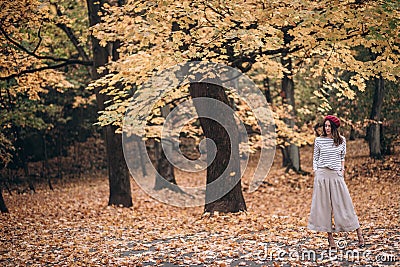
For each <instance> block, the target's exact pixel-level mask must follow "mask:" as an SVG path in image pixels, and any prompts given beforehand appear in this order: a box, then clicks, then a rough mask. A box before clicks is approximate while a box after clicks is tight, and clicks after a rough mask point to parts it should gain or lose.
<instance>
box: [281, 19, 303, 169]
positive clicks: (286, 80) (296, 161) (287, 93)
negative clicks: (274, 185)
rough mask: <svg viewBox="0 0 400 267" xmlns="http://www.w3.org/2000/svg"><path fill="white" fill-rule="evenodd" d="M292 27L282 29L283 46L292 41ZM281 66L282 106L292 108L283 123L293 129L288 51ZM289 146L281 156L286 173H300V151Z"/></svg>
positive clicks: (292, 84) (290, 69)
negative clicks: (290, 171)
mask: <svg viewBox="0 0 400 267" xmlns="http://www.w3.org/2000/svg"><path fill="white" fill-rule="evenodd" d="M291 27H292V26H288V27H284V28H283V29H282V31H283V40H284V43H285V45H289V44H290V42H291V41H292V40H293V36H291V35H290V34H289V30H290V29H291ZM281 63H282V65H283V66H284V67H285V68H286V69H287V72H284V76H283V79H282V100H283V103H284V104H288V105H290V106H292V109H291V110H290V111H289V114H290V118H289V119H286V120H285V123H286V124H287V125H288V127H289V128H291V129H293V128H294V125H295V123H294V118H295V117H296V105H295V100H294V82H293V78H292V60H291V58H290V57H288V51H284V52H283V53H282V57H281ZM288 142H289V144H290V145H289V146H287V147H285V150H286V153H284V154H283V155H287V156H288V157H289V159H288V158H285V157H283V158H284V159H283V160H284V164H285V163H286V162H289V165H287V166H286V167H287V168H286V171H288V170H289V169H293V170H294V171H296V172H302V171H301V166H300V150H299V147H298V146H296V145H295V144H293V143H292V142H291V140H288Z"/></svg>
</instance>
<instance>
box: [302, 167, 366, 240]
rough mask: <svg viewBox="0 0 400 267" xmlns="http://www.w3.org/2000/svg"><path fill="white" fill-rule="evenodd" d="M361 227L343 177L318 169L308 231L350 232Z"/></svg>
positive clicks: (324, 169)
mask: <svg viewBox="0 0 400 267" xmlns="http://www.w3.org/2000/svg"><path fill="white" fill-rule="evenodd" d="M332 215H333V219H334V227H333V226H332ZM359 227H360V224H359V222H358V218H357V215H356V213H355V211H354V206H353V202H352V201H351V197H350V193H349V190H348V188H347V185H346V183H345V181H344V178H343V176H342V175H341V174H340V173H338V172H337V171H335V170H331V169H328V168H318V169H317V171H316V172H315V178H314V189H313V196H312V203H311V211H310V218H309V220H308V229H310V230H315V231H321V232H348V231H353V230H355V229H357V228H359Z"/></svg>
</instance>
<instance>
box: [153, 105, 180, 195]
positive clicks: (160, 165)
mask: <svg viewBox="0 0 400 267" xmlns="http://www.w3.org/2000/svg"><path fill="white" fill-rule="evenodd" d="M169 113H170V108H169V106H168V105H166V106H164V107H162V108H161V115H162V116H163V117H164V118H167V116H168V114H169ZM164 149H165V150H166V151H167V153H168V151H171V150H172V149H173V147H172V143H171V142H170V141H169V140H161V142H155V144H154V150H155V158H156V164H157V173H156V182H155V185H154V189H155V190H161V189H164V188H170V187H169V186H168V184H169V183H171V184H176V180H175V173H174V166H173V165H172V164H171V163H170V162H169V161H168V159H167V157H166V156H165V152H164Z"/></svg>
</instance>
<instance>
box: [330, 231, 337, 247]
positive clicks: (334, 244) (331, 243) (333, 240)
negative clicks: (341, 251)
mask: <svg viewBox="0 0 400 267" xmlns="http://www.w3.org/2000/svg"><path fill="white" fill-rule="evenodd" d="M328 242H329V248H331V249H335V248H336V243H335V239H333V235H332V233H330V232H328Z"/></svg>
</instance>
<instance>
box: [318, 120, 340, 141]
mask: <svg viewBox="0 0 400 267" xmlns="http://www.w3.org/2000/svg"><path fill="white" fill-rule="evenodd" d="M326 121H329V123H330V124H331V132H332V137H333V143H334V144H335V146H338V145H340V144H342V143H343V138H342V137H341V136H340V134H339V131H338V127H337V126H336V124H334V123H333V122H332V121H330V120H324V124H323V125H322V131H323V133H322V136H327V134H326V130H325V122H326Z"/></svg>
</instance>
